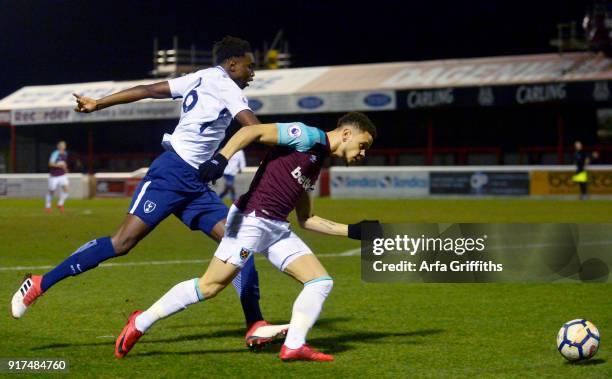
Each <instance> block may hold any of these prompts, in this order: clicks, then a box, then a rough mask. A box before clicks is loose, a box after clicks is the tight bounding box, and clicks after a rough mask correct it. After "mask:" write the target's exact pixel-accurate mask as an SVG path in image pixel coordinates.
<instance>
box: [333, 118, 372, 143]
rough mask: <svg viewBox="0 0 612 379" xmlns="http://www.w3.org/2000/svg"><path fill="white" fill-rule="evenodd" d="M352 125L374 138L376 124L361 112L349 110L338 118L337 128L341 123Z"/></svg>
mask: <svg viewBox="0 0 612 379" xmlns="http://www.w3.org/2000/svg"><path fill="white" fill-rule="evenodd" d="M347 124H350V125H353V126H355V127H356V128H357V129H359V130H361V131H362V132H368V133H370V135H371V136H372V138H376V134H377V133H376V125H374V123H373V122H372V120H370V118H369V117H368V116H366V115H364V114H363V113H361V112H349V113H347V114H345V115H344V116H342V117H340V118H339V119H338V126H337V127H338V128H339V127H341V126H343V125H347Z"/></svg>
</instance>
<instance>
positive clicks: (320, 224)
mask: <svg viewBox="0 0 612 379" xmlns="http://www.w3.org/2000/svg"><path fill="white" fill-rule="evenodd" d="M295 213H296V215H297V219H298V222H299V223H300V226H301V227H302V228H303V229H306V230H310V231H312V232H319V233H323V234H329V235H334V236H344V237H348V238H351V239H356V240H361V239H363V238H364V237H365V238H371V237H382V228H381V225H380V223H379V222H378V220H363V221H360V222H358V223H356V224H348V225H346V224H341V223H339V222H335V221H331V220H327V219H324V218H322V217H319V216H315V215H314V214H312V200H311V198H310V196H309V195H308V193H307V192H304V193H303V194H302V196H301V197H300V198H299V200H298V202H297V204H296V206H295ZM364 226H368V227H370V228H371V229H369V234H368V235H366V236H364V231H363V228H364Z"/></svg>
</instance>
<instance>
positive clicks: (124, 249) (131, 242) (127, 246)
mask: <svg viewBox="0 0 612 379" xmlns="http://www.w3.org/2000/svg"><path fill="white" fill-rule="evenodd" d="M111 241H112V243H113V248H114V249H115V253H116V254H117V255H125V254H127V253H128V252H129V251H130V250H132V248H133V247H134V246H136V244H137V243H138V239H136V238H133V237H123V236H120V235H114V236H113V237H111Z"/></svg>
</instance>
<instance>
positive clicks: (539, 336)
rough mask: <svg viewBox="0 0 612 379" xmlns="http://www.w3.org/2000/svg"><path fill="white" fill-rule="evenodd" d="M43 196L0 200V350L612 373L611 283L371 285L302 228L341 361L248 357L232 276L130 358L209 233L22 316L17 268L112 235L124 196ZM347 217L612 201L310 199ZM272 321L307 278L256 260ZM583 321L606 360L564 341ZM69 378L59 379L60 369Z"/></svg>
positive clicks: (133, 258)
mask: <svg viewBox="0 0 612 379" xmlns="http://www.w3.org/2000/svg"><path fill="white" fill-rule="evenodd" d="M42 206H43V202H42V199H41V200H0V241H1V243H0V267H1V269H0V280H1V283H2V285H1V286H0V298H1V299H4V308H5V313H4V316H3V317H0V341H2V342H0V358H28V357H30V358H34V357H37V358H63V359H67V360H68V361H69V364H70V374H71V375H74V376H87V377H98V376H104V377H126V376H129V377H143V378H144V377H193V376H195V377H241V378H247V377H281V376H283V377H345V378H346V377H357V376H360V377H371V378H378V377H392V378H397V377H453V378H457V377H520V378H523V377H537V378H540V377H577V378H591V377H601V378H610V377H612V366H611V365H612V362H610V360H611V358H612V350H611V349H612V348H611V346H612V342H611V341H612V320H611V315H612V300H611V299H612V285H610V284H368V283H364V282H362V281H361V280H360V261H359V258H358V257H357V256H338V255H335V256H334V255H333V254H334V253H340V252H344V251H347V250H351V249H356V248H358V246H359V245H358V243H357V242H356V241H352V240H348V239H342V238H334V237H326V236H321V235H316V234H314V233H309V232H304V231H300V230H299V227H296V230H297V232H298V234H299V235H301V236H302V237H303V239H304V240H305V241H306V242H307V243H308V244H309V245H310V246H311V247H312V248H313V250H314V251H315V252H316V253H319V254H321V255H322V257H321V261H322V262H323V264H324V265H325V266H326V268H327V269H328V271H329V272H330V274H331V275H332V276H333V277H334V280H335V286H334V290H333V292H332V294H331V295H330V297H329V298H328V300H327V302H326V304H325V307H324V310H323V313H322V315H321V319H320V320H319V322H318V323H317V324H316V325H315V327H314V329H313V330H312V331H311V333H310V335H309V341H310V342H311V343H312V345H313V346H315V347H317V348H319V349H320V350H322V351H324V352H329V353H332V354H335V357H336V361H335V362H332V363H327V364H326V363H310V362H296V363H291V364H285V363H282V362H281V361H280V360H279V359H278V358H277V352H278V347H276V348H275V349H271V350H270V351H267V352H263V353H260V354H253V353H250V352H249V351H248V350H247V349H246V348H245V347H244V342H243V333H244V325H243V317H242V311H241V309H240V306H239V303H238V299H237V297H236V295H235V292H234V290H233V288H228V289H227V290H226V291H224V292H223V293H222V294H221V295H220V296H219V297H218V298H216V299H213V300H211V301H210V302H204V303H202V304H197V305H194V306H192V307H190V308H189V309H188V310H186V311H184V312H182V313H180V314H178V315H176V316H174V317H171V318H169V319H166V320H163V321H161V322H160V323H158V324H157V325H156V326H154V327H153V328H152V329H151V330H150V332H149V333H148V334H147V335H145V336H144V337H143V338H142V339H141V341H140V342H139V343H138V344H137V345H136V347H135V348H134V350H132V352H131V353H130V355H128V357H127V358H126V359H123V360H116V359H115V358H114V355H113V350H114V342H115V336H116V335H117V334H118V333H119V331H120V330H121V329H122V327H123V325H124V323H125V319H126V315H127V314H129V312H131V311H132V310H134V309H143V308H146V307H148V306H149V305H150V304H152V303H153V302H154V301H155V300H156V299H157V298H159V296H161V295H162V294H163V293H164V292H165V291H167V290H168V289H169V288H170V287H172V286H173V285H174V284H176V283H177V282H179V281H183V280H186V279H189V278H194V277H198V276H200V275H201V274H202V273H203V272H204V269H205V267H206V263H184V262H183V263H180V262H179V263H175V264H166V265H155V264H141V265H138V263H145V262H152V261H169V260H208V259H210V258H211V256H212V253H213V252H214V249H215V244H214V243H213V242H212V241H210V240H209V239H208V238H206V237H205V236H204V235H202V234H201V233H199V232H191V231H189V230H188V229H187V228H185V227H184V226H183V225H182V224H180V222H178V221H177V220H176V219H174V218H169V219H168V220H166V221H165V222H164V223H162V224H161V226H160V227H158V229H157V230H155V231H154V232H153V233H152V234H151V235H149V236H148V237H147V238H145V239H144V240H143V241H142V242H141V243H140V244H139V245H138V246H137V247H136V248H135V249H134V250H133V251H132V252H130V254H128V255H127V256H125V257H121V258H118V259H115V260H113V261H112V262H113V263H127V262H133V263H135V265H117V266H111V267H108V266H107V267H100V268H97V269H95V270H93V271H91V272H88V273H86V274H84V275H81V276H79V277H75V278H69V279H67V280H65V281H64V282H62V283H60V284H58V285H57V286H55V287H54V288H53V289H52V290H50V291H49V293H47V294H46V295H45V296H43V297H42V298H41V299H39V301H38V302H37V303H36V304H35V305H34V306H33V307H32V309H30V310H29V311H28V313H27V314H26V315H25V316H24V318H22V319H21V320H13V319H12V318H11V317H10V316H9V303H10V298H11V296H12V294H13V292H14V291H15V290H16V289H17V286H18V285H19V283H20V281H21V279H22V277H23V275H24V273H26V272H28V271H32V272H34V273H43V272H46V271H47V270H46V269H34V270H28V269H26V268H22V269H14V267H16V266H47V265H55V264H57V263H58V262H60V261H61V260H63V259H64V258H65V257H66V256H67V255H68V254H70V253H71V252H72V251H74V250H75V249H76V248H78V247H79V246H80V245H81V244H82V243H84V242H87V241H89V240H90V239H92V238H95V237H99V236H104V235H109V234H111V233H113V232H114V231H115V228H116V227H117V226H118V225H119V223H120V222H121V221H122V219H123V217H124V213H125V210H126V208H127V206H128V200H125V199H121V200H68V202H67V211H66V214H64V215H60V214H58V213H57V212H56V213H54V214H51V215H47V214H44V213H43V209H42ZM314 210H315V213H316V214H318V215H320V216H322V217H327V218H330V219H335V220H338V221H341V222H354V221H358V220H360V219H362V218H378V219H380V220H382V221H384V222H612V201H586V202H578V201H554V200H526V199H525V200H499V199H498V200H491V199H484V200H457V199H449V200H435V199H432V200H330V199H318V200H315V206H314ZM257 267H258V271H259V275H260V281H261V292H262V300H261V304H262V308H263V311H264V314H265V315H266V318H267V319H268V320H269V321H272V322H276V323H284V322H287V321H288V319H289V317H290V312H291V306H292V303H293V300H294V299H295V297H296V295H297V294H298V292H299V291H300V288H301V286H300V285H299V284H297V283H295V282H293V281H292V280H291V279H289V278H288V277H286V276H284V275H282V274H280V273H278V272H277V271H276V269H274V268H273V267H272V266H271V265H270V264H269V263H268V262H267V261H265V259H262V258H258V260H257ZM574 318H587V319H589V320H591V321H593V322H594V323H595V325H597V327H598V328H599V330H600V333H601V336H602V343H601V346H600V350H599V352H598V353H597V356H596V357H595V358H594V359H593V360H591V361H588V362H585V363H583V364H578V365H572V364H568V363H565V361H564V359H563V358H562V357H561V355H559V353H558V352H557V351H556V346H555V338H556V333H557V331H558V329H559V328H560V327H561V325H562V324H563V323H564V322H565V321H568V320H571V319H574ZM58 376H61V375H58Z"/></svg>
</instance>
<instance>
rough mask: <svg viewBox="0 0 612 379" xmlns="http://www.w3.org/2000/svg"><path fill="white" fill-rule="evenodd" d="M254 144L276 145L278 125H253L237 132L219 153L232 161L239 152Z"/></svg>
mask: <svg viewBox="0 0 612 379" xmlns="http://www.w3.org/2000/svg"><path fill="white" fill-rule="evenodd" d="M253 142H259V143H263V144H264V145H276V144H277V143H278V128H277V127H276V124H259V125H251V126H249V127H248V128H242V129H240V130H239V131H237V132H236V134H234V135H233V136H232V138H230V140H229V141H227V143H226V144H225V146H224V147H223V149H221V151H219V153H221V154H223V156H224V157H225V158H226V159H230V158H231V157H232V156H233V155H234V154H236V152H237V151H239V150H242V149H244V148H245V147H247V146H249V145H250V144H251V143H253Z"/></svg>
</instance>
